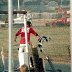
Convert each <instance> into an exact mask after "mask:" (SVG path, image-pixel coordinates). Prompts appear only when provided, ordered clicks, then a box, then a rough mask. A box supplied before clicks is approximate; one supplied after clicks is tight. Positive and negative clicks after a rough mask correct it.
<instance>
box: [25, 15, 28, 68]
mask: <svg viewBox="0 0 72 72" xmlns="http://www.w3.org/2000/svg"><path fill="white" fill-rule="evenodd" d="M24 31H25V41H26V47H25V52H24V63H25V64H26V65H27V66H28V68H29V55H28V41H27V25H26V15H24Z"/></svg>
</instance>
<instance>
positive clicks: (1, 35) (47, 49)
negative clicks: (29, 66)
mask: <svg viewBox="0 0 72 72" xmlns="http://www.w3.org/2000/svg"><path fill="white" fill-rule="evenodd" d="M18 29H19V28H12V55H13V57H14V59H17V54H18V53H17V48H18V45H16V43H15V42H14V36H15V33H16V31H17V30H18ZM34 29H35V30H36V31H37V32H38V34H39V35H40V36H43V35H46V36H47V37H50V38H51V40H50V41H48V42H44V44H43V50H44V51H43V53H42V54H40V55H41V56H42V57H43V58H45V56H46V55H48V56H50V57H51V59H52V60H53V61H55V62H64V63H65V62H66V63H70V53H69V49H70V28H69V27H67V26H63V27H34ZM17 41H18V42H19V38H18V40H17ZM31 42H32V43H33V45H34V46H36V45H37V38H36V37H35V36H33V35H32V37H31ZM2 47H3V48H4V53H5V57H6V58H7V57H8V28H0V51H1V49H2Z"/></svg>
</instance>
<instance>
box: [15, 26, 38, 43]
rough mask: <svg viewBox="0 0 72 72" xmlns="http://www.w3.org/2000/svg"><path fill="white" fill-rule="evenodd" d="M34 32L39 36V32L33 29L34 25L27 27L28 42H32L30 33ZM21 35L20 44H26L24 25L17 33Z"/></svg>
mask: <svg viewBox="0 0 72 72" xmlns="http://www.w3.org/2000/svg"><path fill="white" fill-rule="evenodd" d="M31 33H32V34H34V35H35V36H37V35H38V34H37V33H36V32H35V31H34V30H33V28H32V27H27V40H28V44H30V34H31ZM19 35H20V44H25V43H26V42H25V31H24V27H22V28H20V29H19V31H18V32H17V33H16V36H19Z"/></svg>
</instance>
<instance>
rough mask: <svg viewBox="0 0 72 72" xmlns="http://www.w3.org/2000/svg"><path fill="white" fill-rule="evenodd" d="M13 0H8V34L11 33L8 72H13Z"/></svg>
mask: <svg viewBox="0 0 72 72" xmlns="http://www.w3.org/2000/svg"><path fill="white" fill-rule="evenodd" d="M12 15H13V14H12V0H8V23H9V28H8V31H9V32H8V33H9V39H8V40H9V56H8V57H9V64H8V72H12V67H11V60H12V58H11V46H12V45H11V41H12V40H11V25H12Z"/></svg>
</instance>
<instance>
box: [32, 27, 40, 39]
mask: <svg viewBox="0 0 72 72" xmlns="http://www.w3.org/2000/svg"><path fill="white" fill-rule="evenodd" d="M31 33H32V34H33V35H35V36H37V37H38V39H41V37H40V35H39V34H38V33H37V32H36V31H35V30H34V29H33V28H31Z"/></svg>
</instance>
